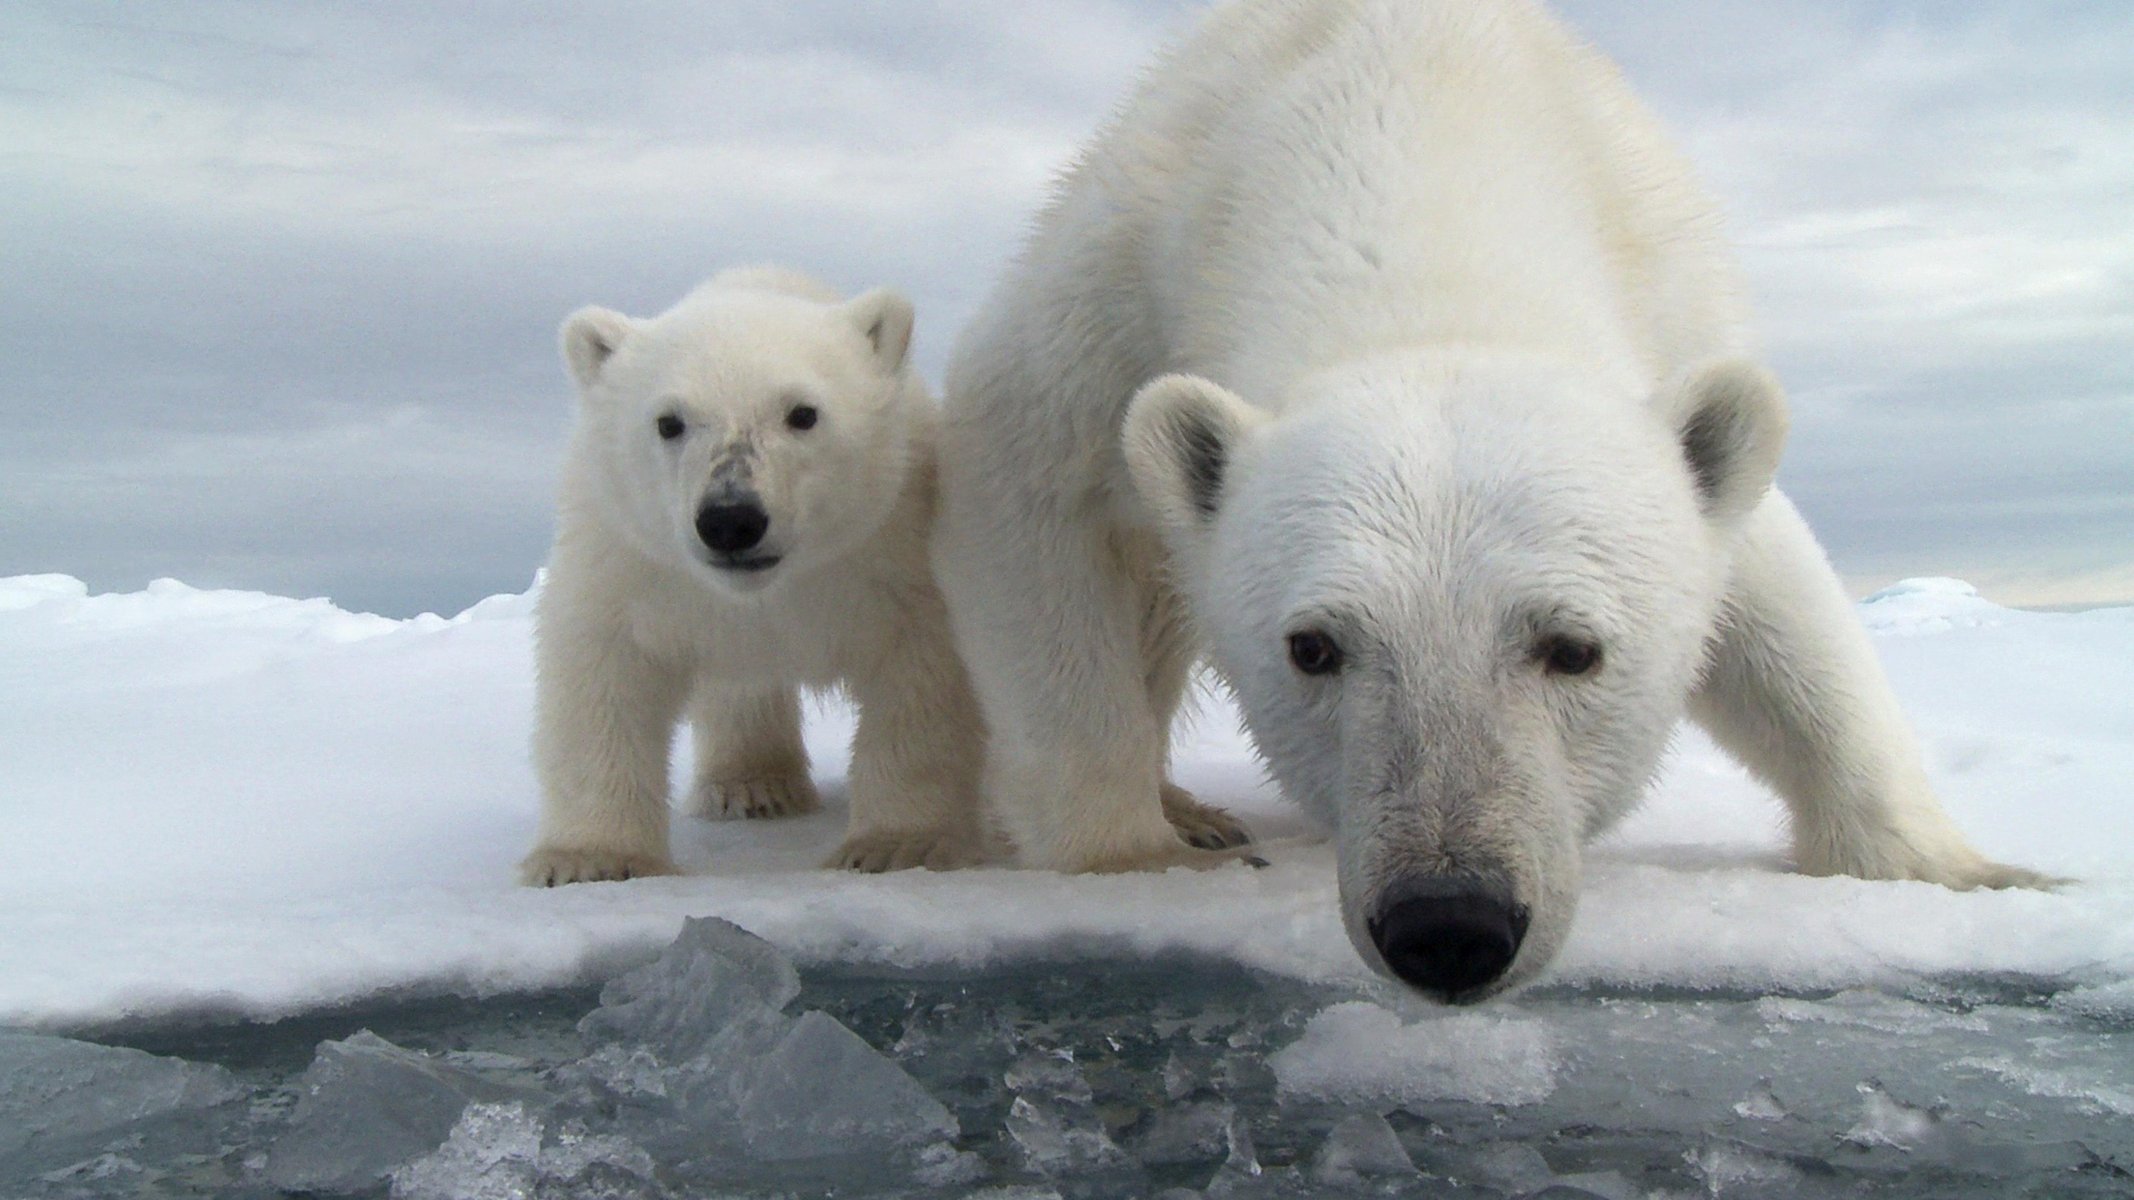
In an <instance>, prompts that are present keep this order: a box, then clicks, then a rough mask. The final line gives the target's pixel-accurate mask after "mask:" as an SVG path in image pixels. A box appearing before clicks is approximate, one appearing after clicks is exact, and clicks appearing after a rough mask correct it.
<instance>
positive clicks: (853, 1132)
mask: <svg viewBox="0 0 2134 1200" xmlns="http://www.w3.org/2000/svg"><path fill="white" fill-rule="evenodd" d="M735 1118H736V1121H737V1128H738V1131H739V1133H740V1135H741V1139H742V1141H743V1142H744V1144H746V1146H747V1147H748V1150H749V1153H751V1154H752V1155H754V1156H755V1157H757V1158H762V1159H770V1160H787V1159H798V1158H822V1157H828V1156H831V1155H869V1154H879V1153H886V1152H889V1151H893V1150H897V1149H901V1148H906V1147H915V1146H919V1145H922V1144H924V1143H927V1142H932V1141H937V1140H940V1139H942V1138H952V1137H954V1136H956V1132H957V1127H956V1118H955V1117H954V1116H953V1115H951V1114H950V1113H949V1111H948V1110H947V1109H946V1108H943V1107H942V1106H941V1102H940V1101H938V1100H936V1099H934V1098H933V1097H932V1096H930V1095H928V1094H927V1092H926V1089H925V1088H922V1087H920V1086H919V1083H918V1081H917V1080H915V1079H913V1078H912V1077H911V1076H910V1075H908V1074H906V1073H905V1071H904V1068H902V1067H900V1066H898V1065H897V1064H896V1063H894V1062H891V1061H890V1060H889V1059H887V1058H885V1057H883V1056H882V1055H881V1054H880V1053H879V1052H878V1051H876V1050H875V1049H874V1047H872V1046H869V1045H868V1044H867V1043H866V1042H865V1041H863V1040H861V1038H860V1036H859V1035H858V1034H856V1033H853V1032H852V1031H851V1030H850V1029H847V1028H845V1027H844V1026H843V1025H841V1024H839V1023H838V1021H837V1019H836V1018H834V1017H831V1016H830V1015H829V1014H827V1013H821V1012H809V1013H805V1014H803V1015H802V1016H800V1017H799V1018H798V1019H797V1020H795V1021H794V1022H793V1023H792V1026H791V1027H790V1028H789V1029H788V1030H787V1031H786V1034H785V1036H784V1037H783V1038H782V1039H780V1040H779V1042H778V1044H777V1046H776V1047H774V1048H773V1049H772V1050H771V1052H770V1053H769V1054H768V1055H766V1056H765V1057H763V1058H762V1059H760V1060H758V1061H757V1062H756V1063H755V1064H754V1069H753V1070H751V1071H750V1072H749V1073H748V1080H747V1084H746V1086H745V1088H744V1089H743V1090H742V1091H741V1093H740V1104H739V1107H738V1109H737V1111H736V1113H735Z"/></svg>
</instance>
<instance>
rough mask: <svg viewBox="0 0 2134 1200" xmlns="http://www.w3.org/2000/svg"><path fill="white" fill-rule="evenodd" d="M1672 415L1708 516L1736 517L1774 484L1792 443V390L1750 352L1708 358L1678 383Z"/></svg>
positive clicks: (1719, 518) (1724, 519) (1723, 520)
mask: <svg viewBox="0 0 2134 1200" xmlns="http://www.w3.org/2000/svg"><path fill="white" fill-rule="evenodd" d="M1667 408H1668V416H1669V418H1670V419H1671V420H1672V421H1673V422H1674V428H1675V435H1676V437H1677V438H1678V439H1680V441H1681V443H1682V456H1683V458H1685V459H1686V460H1688V462H1689V469H1690V474H1691V475H1692V476H1693V477H1694V478H1695V479H1696V482H1697V495H1698V497H1699V499H1700V500H1701V501H1702V502H1703V505H1704V513H1705V515H1706V516H1707V517H1709V518H1711V519H1712V520H1714V521H1718V522H1721V523H1731V522H1733V521H1737V520H1740V519H1741V518H1742V517H1744V516H1747V515H1748V513H1749V510H1750V509H1753V508H1755V507H1756V506H1757V504H1759V503H1760V502H1762V500H1763V498H1764V494H1765V493H1766V492H1768V491H1770V490H1771V483H1772V480H1773V479H1774V478H1775V477H1776V476H1777V474H1778V456H1779V452H1780V451H1781V450H1783V449H1784V448H1785V445H1786V428H1787V426H1788V424H1789V423H1790V418H1789V417H1788V415H1787V412H1786V393H1785V391H1784V389H1782V388H1781V387H1780V386H1779V383H1778V380H1777V379H1775V378H1773V377H1772V375H1771V372H1769V371H1767V370H1765V369H1764V368H1763V367H1762V366H1760V365H1758V364H1756V363H1753V362H1750V361H1749V360H1747V359H1744V358H1725V359H1719V360H1717V361H1714V362H1709V363H1705V364H1704V365H1702V366H1699V367H1697V368H1695V369H1694V370H1692V371H1690V372H1689V373H1688V374H1687V375H1685V376H1683V377H1682V379H1681V380H1680V381H1679V382H1678V383H1676V384H1675V386H1674V389H1673V391H1672V394H1671V395H1670V397H1669V400H1668V406H1667Z"/></svg>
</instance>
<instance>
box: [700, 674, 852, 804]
mask: <svg viewBox="0 0 2134 1200" xmlns="http://www.w3.org/2000/svg"><path fill="white" fill-rule="evenodd" d="M689 724H690V727H691V728H692V729H694V730H695V732H696V785H695V787H694V788H693V789H692V791H691V793H690V798H689V811H690V812H691V813H692V814H693V815H695V816H699V817H704V818H706V819H709V820H714V821H718V820H732V819H735V818H742V817H747V818H755V819H761V818H766V817H790V816H797V815H799V814H801V813H809V812H814V811H815V810H816V809H817V808H818V807H820V806H821V804H822V801H821V800H820V798H819V797H818V796H817V795H816V792H815V784H814V782H813V781H812V780H810V779H809V778H808V751H807V747H806V746H805V745H804V744H803V743H802V742H801V737H800V692H799V689H797V688H781V689H777V690H774V691H768V692H739V691H728V690H724V689H721V688H718V687H716V686H713V685H710V684H704V685H700V686H699V688H698V690H697V694H696V696H695V697H694V699H693V700H692V701H691V703H690V708H689Z"/></svg>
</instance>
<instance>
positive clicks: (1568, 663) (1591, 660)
mask: <svg viewBox="0 0 2134 1200" xmlns="http://www.w3.org/2000/svg"><path fill="white" fill-rule="evenodd" d="M1535 657H1537V658H1539V659H1540V660H1541V662H1542V665H1543V666H1546V667H1547V668H1548V669H1549V674H1551V675H1570V676H1573V677H1576V676H1579V675H1591V674H1592V673H1593V672H1595V671H1597V670H1599V669H1600V664H1601V648H1600V647H1599V646H1596V645H1594V644H1593V643H1591V642H1582V641H1579V640H1578V639H1576V638H1568V637H1552V638H1549V639H1547V640H1545V641H1543V642H1542V643H1541V645H1540V647H1539V648H1538V649H1537V650H1536V652H1535Z"/></svg>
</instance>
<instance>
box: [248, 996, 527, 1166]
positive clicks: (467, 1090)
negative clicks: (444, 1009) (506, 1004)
mask: <svg viewBox="0 0 2134 1200" xmlns="http://www.w3.org/2000/svg"><path fill="white" fill-rule="evenodd" d="M299 1087H300V1088H301V1094H300V1095H299V1097H298V1098H297V1103H296V1111H295V1112H294V1113H292V1114H291V1116H290V1124H289V1128H288V1129H287V1130H286V1131H285V1132H284V1133H283V1134H282V1135H281V1137H280V1138H278V1139H276V1141H275V1143H274V1146H273V1148H272V1150H270V1151H269V1152H268V1155H267V1178H268V1180H269V1181H270V1182H272V1183H273V1184H274V1185H275V1186H276V1187H279V1188H282V1189H284V1190H285V1191H308V1192H353V1191H361V1190H364V1189H366V1188H370V1187H374V1186H376V1185H377V1184H378V1183H380V1182H381V1181H383V1180H384V1179H385V1178H386V1177H387V1176H388V1175H390V1174H391V1173H392V1171H393V1170H394V1168H396V1167H399V1166H400V1165H402V1164H403V1163H406V1162H408V1161H409V1160H410V1159H413V1158H415V1157H416V1156H418V1155H422V1154H426V1153H428V1152H430V1151H432V1150H435V1149H436V1148H437V1147H438V1146H439V1145H440V1144H442V1143H443V1142H444V1140H445V1138H446V1136H447V1135H449V1134H450V1133H451V1132H452V1128H453V1126H454V1125H455V1124H457V1123H458V1121H459V1119H460V1115H461V1114H462V1113H463V1112H464V1111H465V1110H466V1108H467V1105H468V1104H470V1103H472V1102H475V1101H490V1102H503V1101H511V1100H519V1101H523V1102H525V1103H528V1104H532V1105H534V1106H536V1107H546V1106H547V1105H548V1104H549V1103H550V1101H549V1099H548V1097H547V1096H546V1095H545V1094H544V1093H543V1092H541V1091H540V1090H538V1089H536V1088H533V1087H530V1086H525V1085H520V1084H514V1083H499V1082H496V1081H493V1080H490V1079H486V1078H484V1077H482V1076H480V1075H477V1074H475V1073H473V1072H471V1071H467V1070H463V1069H461V1068H459V1067H455V1066H452V1065H450V1064H448V1063H445V1062H442V1061H440V1060H438V1059H435V1058H432V1057H430V1056H429V1055H426V1054H421V1053H418V1052H416V1051H413V1050H404V1049H402V1048H401V1047H399V1046H395V1045H394V1044H392V1043H391V1042H388V1041H386V1040H385V1039H384V1038H381V1037H379V1036H378V1035H377V1034H374V1033H372V1032H370V1031H369V1030H364V1031H362V1032H360V1033H358V1034H356V1035H355V1036H354V1037H351V1038H348V1039H347V1040H345V1041H339V1042H321V1043H320V1044H319V1048H318V1054H317V1057H315V1058H313V1059H312V1062H311V1067H310V1069H309V1070H307V1071H305V1072H304V1077H303V1079H302V1080H301V1081H300V1082H299Z"/></svg>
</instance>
